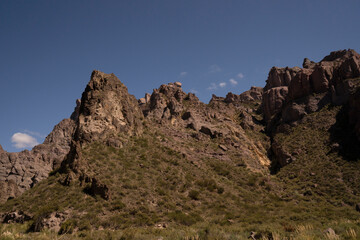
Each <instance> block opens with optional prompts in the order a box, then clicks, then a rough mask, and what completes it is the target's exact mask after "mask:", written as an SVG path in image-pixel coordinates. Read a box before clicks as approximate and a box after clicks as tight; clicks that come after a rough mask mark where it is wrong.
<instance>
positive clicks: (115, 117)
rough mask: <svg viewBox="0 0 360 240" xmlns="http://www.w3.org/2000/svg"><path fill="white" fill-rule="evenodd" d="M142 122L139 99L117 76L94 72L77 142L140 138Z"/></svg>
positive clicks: (85, 96)
mask: <svg viewBox="0 0 360 240" xmlns="http://www.w3.org/2000/svg"><path fill="white" fill-rule="evenodd" d="M142 118H143V116H142V113H141V111H140V109H139V107H138V102H137V100H136V98H135V97H134V96H132V95H130V94H129V93H128V90H127V88H126V86H125V85H124V84H123V83H122V82H120V80H119V79H118V78H117V77H116V76H115V75H114V74H105V73H102V72H100V71H93V72H92V74H91V79H90V82H89V83H88V85H87V86H86V88H85V91H84V93H83V94H82V97H81V105H80V108H79V121H78V126H77V130H76V140H79V141H81V142H82V143H83V142H92V141H104V140H106V139H108V138H109V137H116V136H117V134H118V133H120V132H121V133H123V134H125V135H128V136H131V135H138V134H140V133H141V132H142V124H141V119H142Z"/></svg>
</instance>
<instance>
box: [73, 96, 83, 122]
mask: <svg viewBox="0 0 360 240" xmlns="http://www.w3.org/2000/svg"><path fill="white" fill-rule="evenodd" d="M80 106H81V100H80V99H76V107H75V109H74V112H73V113H72V114H71V116H70V119H71V120H74V121H77V120H79V114H80Z"/></svg>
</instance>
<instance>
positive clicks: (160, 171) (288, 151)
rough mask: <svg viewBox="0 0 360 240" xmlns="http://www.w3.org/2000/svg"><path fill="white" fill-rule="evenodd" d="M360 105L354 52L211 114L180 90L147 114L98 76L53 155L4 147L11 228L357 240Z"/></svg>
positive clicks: (52, 144)
mask: <svg viewBox="0 0 360 240" xmlns="http://www.w3.org/2000/svg"><path fill="white" fill-rule="evenodd" d="M359 93H360V55H359V54H358V53H356V52H355V51H354V50H343V51H336V52H332V53H330V55H329V56H326V57H325V58H324V59H323V60H321V61H320V62H318V63H315V62H312V61H310V60H309V59H305V60H304V63H303V68H299V67H294V68H289V67H286V68H277V67H273V68H272V69H271V70H270V72H269V76H268V79H267V81H266V86H265V87H264V88H261V87H251V89H250V90H248V91H246V92H244V93H241V94H234V93H228V94H227V95H226V96H225V97H218V96H215V95H213V96H212V98H211V100H210V102H209V103H208V104H205V103H203V102H201V101H200V100H199V99H198V98H197V97H196V96H195V95H194V94H193V93H186V92H184V91H183V89H182V84H181V83H180V82H175V83H169V84H163V85H161V86H160V87H159V88H158V89H154V91H153V92H152V93H151V94H149V93H146V94H145V96H144V98H141V99H139V100H137V99H136V98H135V97H134V96H132V95H130V94H129V93H128V91H127V88H126V87H125V86H124V84H123V83H121V81H120V80H119V79H118V78H117V77H116V76H115V75H114V74H105V73H102V72H100V71H93V73H92V75H91V78H90V82H89V83H88V85H87V86H86V88H85V91H84V93H83V94H82V97H81V100H78V101H77V107H76V108H75V111H74V113H73V114H72V115H71V118H70V119H65V120H63V121H61V122H60V123H59V124H58V125H57V126H55V128H54V130H53V131H52V132H51V133H50V134H49V136H48V137H47V138H46V140H45V141H44V143H43V144H41V145H38V146H36V147H34V148H33V149H32V150H31V151H23V152H20V153H7V152H5V151H4V150H3V149H2V148H1V147H0V163H1V165H0V185H1V188H0V189H1V190H0V191H1V192H0V197H1V198H0V200H1V201H2V202H3V204H2V205H0V212H1V213H2V215H1V216H2V218H1V219H2V222H3V223H7V224H10V225H6V226H13V225H11V224H14V223H21V224H20V226H24V227H23V228H22V229H25V230H19V232H16V233H14V234H18V235H17V236H20V237H23V238H26V237H27V236H28V235H27V234H30V236H31V237H33V238H36V237H40V235H39V234H37V233H36V232H39V231H45V232H46V231H48V230H46V229H50V230H51V231H50V232H47V234H48V235H47V236H48V237H49V238H54V236H56V234H64V235H63V236H62V237H69V238H70V239H74V238H86V237H87V238H90V239H96V238H97V239H104V238H109V239H111V238H120V239H159V238H160V239H164V238H166V239H247V238H248V237H249V234H250V232H251V231H253V232H252V233H251V234H250V237H249V238H252V239H261V238H262V239H282V238H284V239H294V238H295V239H296V237H299V238H300V239H307V238H314V239H316V238H319V239H321V238H327V239H339V238H340V237H341V238H347V239H355V238H356V236H357V234H360V228H359V226H358V220H357V219H358V218H359V216H360V215H359V211H360V191H359V189H360V171H359V169H360V168H359V167H360V166H359V164H360V163H359V157H360V150H359V149H358V146H359V140H360V138H359V137H360V114H359V112H360V108H359V106H360V105H359V103H360V102H359V101H360V94H359ZM4 226H5V225H4ZM329 227H332V228H329ZM1 229H2V228H1ZM1 229H0V230H1ZM4 229H7V228H6V227H5V228H4ZM134 229H135V230H134ZM321 229H322V230H321ZM325 229H326V231H325V232H324V230H325ZM334 229H335V230H334ZM4 232H5V230H4V231H2V230H1V231H0V233H2V234H4ZM25 232H27V233H25ZM29 232H30V233H29ZM34 232H35V233H34ZM45 232H44V233H45ZM11 234H12V233H11ZM54 234H55V235H54ZM104 234H105V235H104ZM306 234H307V235H306ZM354 236H355V237H354Z"/></svg>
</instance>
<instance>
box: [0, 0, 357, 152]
mask: <svg viewBox="0 0 360 240" xmlns="http://www.w3.org/2000/svg"><path fill="white" fill-rule="evenodd" d="M359 13H360V1H357V0H354V1H351V0H349V1H333V0H317V1H314V0H312V1H307V0H302V1H268V0H266V1H265V0H263V1H259V0H241V1H240V0H216V1H215V0H176V1H175V0H151V1H150V0H122V1H107V0H101V1H100V0H99V1H91V0H86V1H81V0H76V1H74V0H71V1H67V0H61V1H52V0H45V1H36V0H34V1H28V0H25V1H19V0H9V1H8V0H2V1H0V33H1V34H0V51H1V54H0V83H1V88H0V89H1V94H0V109H1V115H0V144H1V145H2V146H3V148H4V149H5V150H7V151H19V150H22V149H24V148H26V147H27V148H28V149H29V146H31V145H33V144H35V143H37V142H38V143H41V142H42V141H43V140H44V137H45V136H46V135H47V134H48V133H49V132H50V131H51V130H52V128H53V127H54V125H55V124H57V123H58V122H59V121H61V120H62V119H63V118H67V117H69V116H70V114H71V112H72V111H73V108H74V106H75V100H76V99H77V98H80V97H81V93H82V92H83V90H84V89H85V86H86V84H87V82H88V81H89V78H90V74H91V71H92V70H93V69H98V70H101V71H103V72H106V73H111V72H113V73H115V74H116V75H117V76H118V77H119V79H120V80H121V81H122V82H123V83H125V85H126V86H127V87H128V89H129V92H130V93H131V94H134V95H135V96H136V97H137V98H140V97H143V95H144V94H145V93H146V92H149V93H151V92H152V89H154V88H158V87H159V86H160V85H161V84H163V83H169V82H174V81H181V82H182V83H183V89H184V90H185V91H186V92H189V91H193V92H195V93H196V95H197V96H198V97H199V98H200V99H201V100H202V101H204V102H208V101H209V99H210V98H211V94H213V93H214V94H216V95H219V96H225V95H226V93H227V92H229V91H232V92H234V93H237V94H239V93H241V92H243V91H245V90H247V89H249V88H250V86H253V85H255V86H264V85H265V80H266V78H267V74H268V71H269V69H270V68H271V67H272V66H280V67H284V66H291V67H292V66H301V64H302V61H303V59H304V58H305V57H308V58H310V59H311V60H314V61H320V60H321V59H322V58H323V57H324V56H325V55H327V54H328V53H329V52H331V51H334V50H339V49H347V48H352V49H355V50H356V51H358V52H360V41H359V39H360V31H359V29H360V21H359V16H360V15H359ZM16 133H21V134H23V135H21V134H17V135H14V134H16ZM26 136H28V137H26ZM12 137H13V140H14V142H11V139H12Z"/></svg>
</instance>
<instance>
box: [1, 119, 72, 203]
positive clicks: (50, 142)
mask: <svg viewBox="0 0 360 240" xmlns="http://www.w3.org/2000/svg"><path fill="white" fill-rule="evenodd" d="M74 129H75V120H73V119H64V120H62V121H61V122H60V123H59V124H57V125H56V126H55V127H54V129H53V131H52V132H51V133H50V134H49V135H48V136H47V137H46V139H45V141H44V143H43V144H40V145H37V146H35V147H34V148H33V149H32V150H31V151H27V150H25V151H22V152H18V153H8V152H6V151H4V150H2V148H1V149H0V202H4V201H6V200H7V199H9V198H14V197H17V196H19V195H21V194H22V193H23V192H24V191H26V190H27V189H29V188H31V187H33V186H34V185H35V184H36V183H38V182H39V181H41V180H43V179H46V178H47V177H48V176H49V173H50V172H51V171H52V170H54V169H56V168H58V167H59V166H60V164H61V162H62V161H63V160H64V157H65V156H66V154H67V153H68V152H69V150H70V143H71V140H72V137H73V133H74Z"/></svg>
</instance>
